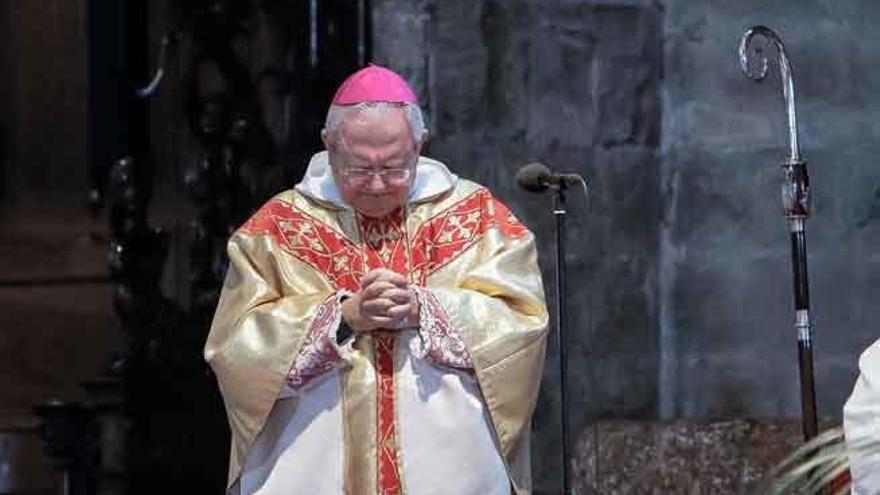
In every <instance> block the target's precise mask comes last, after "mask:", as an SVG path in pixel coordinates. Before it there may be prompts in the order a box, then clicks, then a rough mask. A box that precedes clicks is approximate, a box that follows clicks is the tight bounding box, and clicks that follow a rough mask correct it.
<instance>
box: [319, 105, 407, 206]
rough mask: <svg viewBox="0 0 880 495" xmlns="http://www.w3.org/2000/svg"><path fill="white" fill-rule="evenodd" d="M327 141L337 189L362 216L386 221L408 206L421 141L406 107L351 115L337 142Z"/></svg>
mask: <svg viewBox="0 0 880 495" xmlns="http://www.w3.org/2000/svg"><path fill="white" fill-rule="evenodd" d="M323 137H324V143H325V144H326V145H327V151H328V152H329V155H330V165H331V168H332V170H333V178H334V180H335V182H336V187H337V188H338V189H339V192H340V195H341V196H342V199H344V200H345V201H346V202H347V203H348V204H350V205H352V206H353V207H354V208H355V209H356V210H357V211H358V212H360V213H362V214H364V215H367V216H370V217H381V216H384V215H387V214H388V213H391V212H392V211H394V210H395V209H397V208H399V207H401V206H402V205H404V204H405V203H406V201H407V198H408V197H409V190H410V186H411V184H412V182H413V179H414V176H415V166H416V162H417V161H418V156H419V150H420V148H421V143H416V142H415V140H414V139H413V136H412V133H411V131H410V128H409V122H408V121H407V119H406V114H405V112H404V110H403V109H397V108H382V109H370V110H366V111H363V112H359V113H354V114H351V115H349V116H348V117H346V119H345V121H344V122H343V123H342V127H341V128H340V130H339V133H338V135H337V138H336V139H335V141H333V142H330V141H329V140H328V136H327V135H326V134H325V135H324V136H323Z"/></svg>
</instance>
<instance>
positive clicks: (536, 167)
mask: <svg viewBox="0 0 880 495" xmlns="http://www.w3.org/2000/svg"><path fill="white" fill-rule="evenodd" d="M516 183H517V184H519V187H521V188H523V189H525V190H526V191H530V192H535V193H539V192H544V191H546V190H547V189H549V188H550V187H551V186H554V187H558V188H560V189H565V188H566V187H569V186H572V185H574V184H583V185H584V186H586V184H585V183H584V179H583V177H581V176H580V175H578V174H572V173H566V172H554V171H552V170H550V167H548V166H547V165H544V164H543V163H538V162H533V163H529V164H527V165H523V167H522V168H520V169H519V171H518V172H517V173H516Z"/></svg>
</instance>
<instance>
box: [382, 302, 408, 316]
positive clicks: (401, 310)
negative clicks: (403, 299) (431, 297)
mask: <svg viewBox="0 0 880 495" xmlns="http://www.w3.org/2000/svg"><path fill="white" fill-rule="evenodd" d="M411 312H412V304H398V305H396V306H392V307H390V308H388V309H386V310H385V314H386V315H387V316H389V317H391V318H394V319H398V318H406V317H408V316H409V315H410V313H411Z"/></svg>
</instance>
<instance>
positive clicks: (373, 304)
mask: <svg viewBox="0 0 880 495" xmlns="http://www.w3.org/2000/svg"><path fill="white" fill-rule="evenodd" d="M418 304H419V303H418V299H417V298H416V297H415V294H413V291H412V290H411V289H410V287H409V281H408V280H407V279H406V277H404V276H403V275H400V274H399V273H396V272H393V271H391V270H386V269H384V268H378V269H374V270H370V271H369V272H367V274H366V275H364V278H363V279H361V288H360V290H359V291H358V292H357V293H356V294H354V295H352V296H351V297H349V298H348V299H346V300H345V301H344V302H343V303H342V317H343V318H345V321H346V323H348V326H349V327H351V329H352V330H354V331H356V332H369V331H371V330H377V329H383V330H384V329H398V328H404V327H409V326H413V325H414V322H417V321H418V314H419V313H418Z"/></svg>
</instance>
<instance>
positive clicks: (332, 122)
mask: <svg viewBox="0 0 880 495" xmlns="http://www.w3.org/2000/svg"><path fill="white" fill-rule="evenodd" d="M397 108H400V109H402V110H403V111H404V112H405V113H406V120H407V121H408V122H409V129H410V132H412V137H413V140H414V141H415V142H416V143H418V142H420V141H421V140H422V138H423V137H424V135H425V132H426V131H425V119H424V117H423V116H422V109H421V108H419V106H418V105H416V104H414V103H405V102H404V103H392V102H387V101H364V102H361V103H357V104H354V105H330V109H329V110H328V111H327V119H326V120H325V121H324V130H325V131H327V134H328V135H329V138H330V141H335V140H336V138H337V136H338V135H339V130H340V129H341V128H342V123H343V122H344V121H345V119H346V118H348V116H350V115H353V114H358V113H362V112H367V111H380V112H387V111H389V110H392V109H397Z"/></svg>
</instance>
